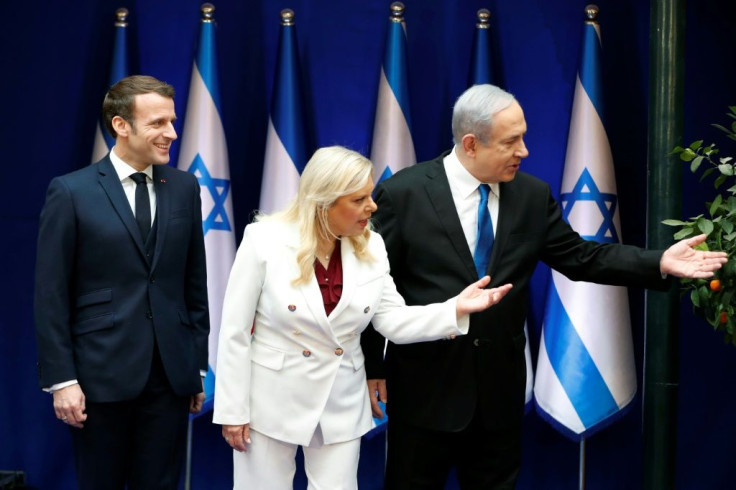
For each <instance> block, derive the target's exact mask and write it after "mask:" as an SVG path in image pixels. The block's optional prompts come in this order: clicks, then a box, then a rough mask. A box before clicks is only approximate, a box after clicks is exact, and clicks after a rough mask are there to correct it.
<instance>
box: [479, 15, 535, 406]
mask: <svg viewBox="0 0 736 490" xmlns="http://www.w3.org/2000/svg"><path fill="white" fill-rule="evenodd" d="M477 15H478V23H477V24H475V36H474V39H473V54H472V57H471V62H470V76H469V77H468V85H469V86H471V87H472V86H473V85H482V84H493V85H497V84H496V83H495V81H494V79H493V73H494V70H493V63H492V62H491V34H490V27H491V26H490V23H489V21H490V15H491V14H490V12H489V11H488V10H486V9H480V10H479V11H478V14H477ZM524 335H525V336H526V347H525V348H524V360H525V361H526V396H525V399H524V408H525V410H526V411H529V410H531V407H532V404H531V401H532V396H533V388H534V367H533V366H532V352H531V349H530V348H529V328H528V327H527V323H526V322H524Z"/></svg>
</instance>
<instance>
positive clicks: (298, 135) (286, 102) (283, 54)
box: [271, 26, 308, 174]
mask: <svg viewBox="0 0 736 490" xmlns="http://www.w3.org/2000/svg"><path fill="white" fill-rule="evenodd" d="M275 77H276V78H275V80H274V93H273V101H272V107H271V120H272V121H273V126H274V129H276V134H278V135H279V138H280V139H281V143H282V144H283V145H284V148H286V151H287V153H288V154H289V157H291V161H292V162H294V165H295V166H296V168H297V170H298V171H299V173H300V174H301V173H302V170H304V167H305V166H306V165H307V158H308V155H307V142H306V136H305V132H304V130H303V121H304V107H303V105H302V98H301V84H300V71H299V56H298V52H297V43H296V31H295V26H281V36H280V39H279V51H278V54H277V59H276V75H275Z"/></svg>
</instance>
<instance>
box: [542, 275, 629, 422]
mask: <svg viewBox="0 0 736 490" xmlns="http://www.w3.org/2000/svg"><path fill="white" fill-rule="evenodd" d="M543 333H544V346H545V348H546V350H547V357H548V358H549V362H550V364H551V365H552V368H553V369H554V371H555V373H556V374H557V377H558V379H559V380H560V383H561V384H562V387H563V388H564V390H565V392H566V393H567V396H568V397H569V398H570V401H571V403H572V405H573V407H574V408H575V411H576V412H577V414H578V416H579V417H580V420H582V422H583V425H584V426H585V427H586V428H588V427H591V426H592V425H594V424H596V423H597V422H599V421H600V420H602V419H604V418H606V417H607V416H609V415H611V414H613V413H615V412H616V411H618V409H619V407H618V405H617V404H616V400H614V398H613V395H612V394H611V391H610V390H609V389H608V386H607V385H606V382H605V380H604V379H603V377H602V376H601V373H600V371H599V370H598V367H597V366H596V365H595V362H593V359H592V357H591V356H590V354H589V353H588V350H587V349H586V348H585V345H584V344H583V342H582V340H581V339H580V337H579V336H578V333H577V331H576V330H575V327H574V326H573V324H572V321H571V320H570V317H569V316H568V314H567V311H565V307H564V305H563V304H562V301H561V300H560V296H559V294H558V293H557V288H555V286H554V281H551V284H550V288H549V292H548V295H547V311H546V314H545V320H544V332H543Z"/></svg>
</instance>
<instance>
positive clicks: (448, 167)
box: [442, 147, 501, 254]
mask: <svg viewBox="0 0 736 490" xmlns="http://www.w3.org/2000/svg"><path fill="white" fill-rule="evenodd" d="M456 151H457V147H454V148H453V149H452V151H451V152H450V154H449V155H447V156H446V157H445V158H444V159H443V160H442V163H443V164H444V166H445V173H446V174H447V180H448V181H449V182H450V192H451V193H452V200H453V201H454V202H455V209H457V214H458V216H459V217H460V224H461V225H462V227H463V233H464V234H465V240H466V241H467V242H468V248H469V249H470V253H471V254H473V253H475V243H476V242H477V240H478V237H477V234H478V204H480V192H478V186H479V185H481V184H489V185H490V186H491V192H490V193H489V195H488V211H489V212H490V213H491V221H493V236H494V237H495V236H496V225H497V223H498V204H499V200H500V197H501V194H500V191H501V189H500V188H499V185H498V183H497V182H496V183H490V182H481V181H480V180H478V179H476V178H475V177H473V176H472V175H471V174H470V172H468V171H467V170H466V168H465V167H463V164H462V163H460V160H458V158H457V155H456V154H455V152H456Z"/></svg>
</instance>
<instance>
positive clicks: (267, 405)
mask: <svg viewBox="0 0 736 490" xmlns="http://www.w3.org/2000/svg"><path fill="white" fill-rule="evenodd" d="M299 242H300V240H299V233H298V230H297V227H296V226H295V225H291V224H287V223H283V222H279V221H263V222H258V223H253V224H250V225H248V226H247V227H246V229H245V235H244V236H243V241H242V243H241V245H240V247H239V248H238V253H237V255H236V257H235V263H234V264H233V268H232V270H231V272H230V279H229V282H228V285H227V291H226V293H225V300H224V306H223V312H222V325H221V327H220V338H219V347H218V352H217V370H216V371H215V374H216V378H215V379H216V385H215V406H214V415H213V422H215V423H217V424H223V425H241V424H247V423H250V427H251V428H252V429H253V430H256V431H258V432H260V433H262V434H265V435H267V436H269V437H271V438H274V439H278V440H280V441H284V442H288V443H292V444H299V445H303V446H306V445H308V444H309V442H310V440H311V439H312V435H313V434H314V431H315V429H316V428H317V425H318V424H319V425H320V427H321V429H322V435H323V437H324V442H325V443H326V444H333V443H338V442H344V441H349V440H352V439H355V438H358V437H360V436H362V435H363V434H365V433H366V432H368V431H369V430H370V429H371V427H372V424H373V419H372V416H371V409H370V399H369V397H368V389H367V386H366V378H365V368H364V366H363V363H364V357H363V352H362V350H361V348H360V333H361V332H362V331H363V330H364V329H365V328H366V326H367V325H368V323H369V322H371V321H372V322H373V325H374V327H375V328H376V330H378V331H379V332H380V333H381V334H382V335H383V336H385V337H387V338H388V339H390V340H392V341H393V342H396V343H408V342H424V341H430V340H437V339H442V338H447V337H449V336H451V335H463V334H466V333H467V331H468V324H469V321H468V316H467V315H464V316H463V317H461V318H460V319H458V318H457V315H456V311H455V303H456V300H455V298H452V299H450V300H448V301H446V302H445V303H438V304H433V305H429V306H406V305H405V303H404V299H403V298H402V297H401V295H400V294H399V293H398V292H397V291H396V286H395V285H394V281H393V279H392V278H391V276H390V275H389V263H388V258H387V255H386V248H385V245H384V243H383V239H382V238H381V236H380V235H378V234H376V233H371V238H370V241H369V247H368V248H369V250H370V253H371V254H372V255H373V257H375V259H376V260H375V261H364V260H358V258H357V257H356V256H355V253H354V250H353V246H352V244H351V242H350V240H342V241H341V249H340V252H341V254H342V267H343V289H342V296H341V298H340V301H339V303H338V304H337V306H336V307H335V310H334V311H333V312H332V313H331V314H330V316H327V315H326V314H325V309H324V303H323V301H322V295H321V293H320V289H319V285H318V284H317V280H316V278H315V276H314V275H312V276H311V279H310V281H309V283H308V284H305V285H300V286H296V287H295V286H293V285H292V283H291V282H292V280H293V279H294V278H296V277H297V276H298V275H299V271H298V267H297V263H296V253H297V249H298V247H299Z"/></svg>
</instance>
